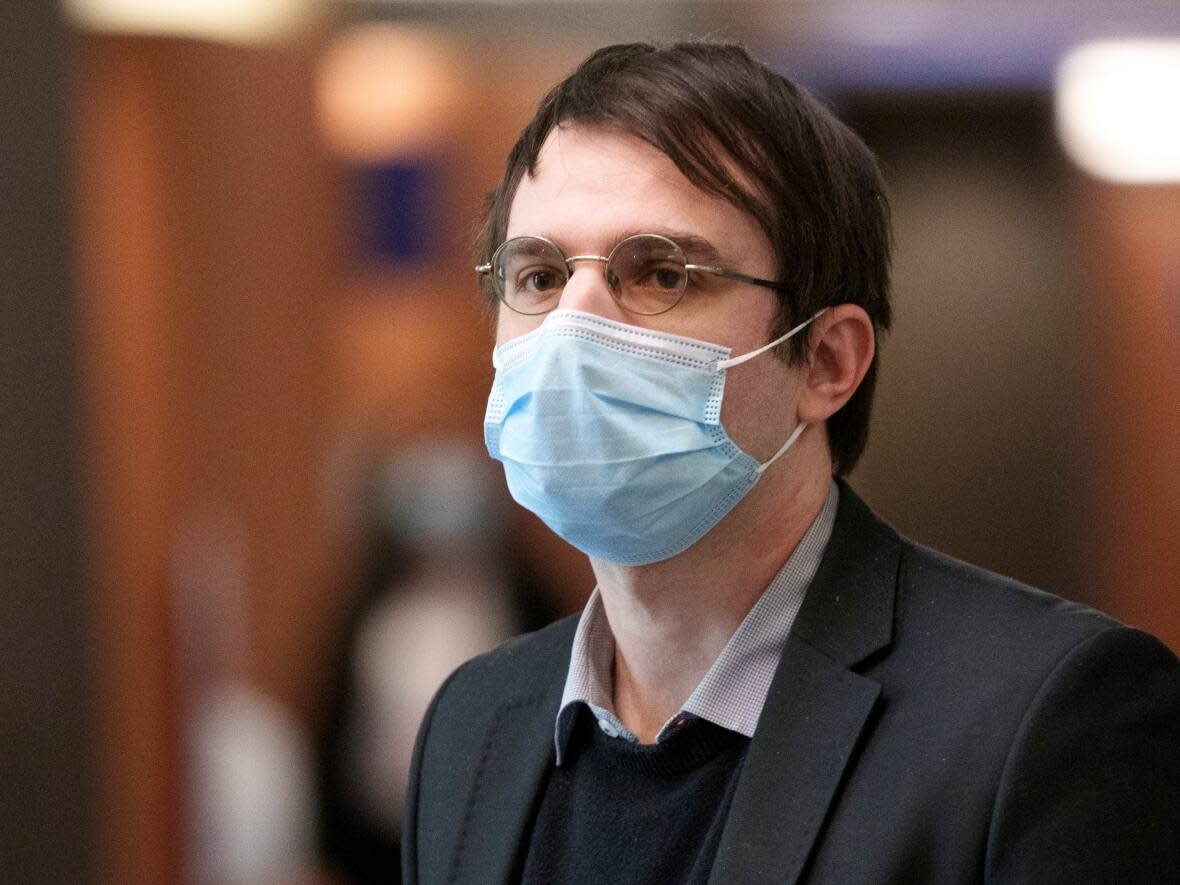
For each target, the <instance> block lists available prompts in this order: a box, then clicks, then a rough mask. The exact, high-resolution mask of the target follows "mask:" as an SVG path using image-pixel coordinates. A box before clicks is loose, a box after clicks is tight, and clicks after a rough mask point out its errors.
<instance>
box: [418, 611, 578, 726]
mask: <svg viewBox="0 0 1180 885" xmlns="http://www.w3.org/2000/svg"><path fill="white" fill-rule="evenodd" d="M577 624H578V616H577V615H576V614H575V615H569V616H568V617H565V618H562V619H561V620H558V621H555V622H553V623H552V624H549V625H548V626H546V627H543V628H541V629H540V630H536V631H534V632H532V633H525V634H522V635H520V636H515V637H513V638H512V639H509V640H508V641H507V642H505V643H504V644H502V645H500V646H498V647H497V648H494V649H492V650H491V651H489V652H486V653H485V654H482V655H479V656H478V657H475V658H472V659H471V660H469V661H467V662H466V663H465V664H462V665H461V666H460V667H459V668H458V669H457V670H456V671H455V672H454V673H452V674H451V676H450V678H448V679H447V681H446V682H445V683H444V684H443V687H442V688H441V689H439V697H438V702H439V704H440V705H443V706H449V705H451V704H458V705H460V706H461V707H463V708H465V709H470V708H471V707H472V706H479V707H488V706H491V705H493V704H499V703H508V702H511V701H513V700H514V699H518V698H523V697H526V696H527V697H533V696H536V695H537V694H538V692H540V691H544V690H551V688H552V684H553V681H554V680H555V679H561V678H562V677H563V676H564V674H565V672H566V670H567V669H568V666H569V656H570V649H571V647H572V645H573V639H574V632H575V631H576V629H577Z"/></svg>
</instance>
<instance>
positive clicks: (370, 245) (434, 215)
mask: <svg viewBox="0 0 1180 885" xmlns="http://www.w3.org/2000/svg"><path fill="white" fill-rule="evenodd" d="M442 180H443V178H442V175H441V174H440V170H439V168H438V163H437V162H434V161H432V160H420V159H414V160H399V161H397V162H392V163H386V164H382V165H379V166H366V167H363V168H362V169H361V170H360V199H359V203H360V211H361V219H360V222H361V223H360V230H361V244H362V248H363V250H364V257H365V258H366V259H369V260H376V261H382V262H391V263H394V264H423V263H426V262H429V261H432V260H434V259H435V258H437V257H438V255H439V251H440V248H441V244H442V239H443V238H442V236H441V235H440V233H439V222H440V219H439V217H438V212H437V208H438V206H439V204H440V193H439V190H440V187H441V182H442Z"/></svg>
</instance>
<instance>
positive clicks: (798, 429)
mask: <svg viewBox="0 0 1180 885" xmlns="http://www.w3.org/2000/svg"><path fill="white" fill-rule="evenodd" d="M806 429H807V422H806V421H800V422H799V423H798V424H796V425H795V429H794V430H792V431H791V435H790V436H788V437H787V441H786V442H785V443H783V447H782V448H781V449H779V450H778V451H777V452H775V453H774V455H772V456H771V458H770V460H769V461H767V462H766V463H765V464H759V465H758V473H759V474H760V475H761V474H762V473H765V472H766V468H767V467H769V466H770V465H771V464H773V463H774V462H775V461H777V460H778V459H779V458H781V457H782V456H783V455H785V454H786V453H787V449H789V448H790V447H791V446H793V445H794V444H795V440H797V439H798V438H799V437H800V436H802V434H803V431H804V430H806Z"/></svg>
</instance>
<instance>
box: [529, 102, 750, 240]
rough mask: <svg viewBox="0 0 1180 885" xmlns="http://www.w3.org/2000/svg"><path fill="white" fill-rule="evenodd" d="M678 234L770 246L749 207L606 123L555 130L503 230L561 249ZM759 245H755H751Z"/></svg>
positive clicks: (657, 151) (542, 150)
mask: <svg viewBox="0 0 1180 885" xmlns="http://www.w3.org/2000/svg"><path fill="white" fill-rule="evenodd" d="M673 231H675V232H684V233H689V234H692V235H694V236H697V237H701V238H703V239H705V240H708V241H709V242H710V243H712V244H713V245H714V246H715V247H716V248H717V250H718V252H721V253H722V254H726V255H736V256H738V257H741V256H742V255H745V254H748V253H749V251H750V250H749V248H742V246H743V244H745V246H747V247H748V246H751V245H753V246H763V245H765V246H766V248H769V244H768V243H766V241H765V237H764V235H763V233H762V229H761V227H760V226H759V225H758V223H757V221H756V220H755V219H754V218H753V217H752V216H751V215H749V214H748V213H746V212H743V211H741V210H740V209H738V208H737V207H736V206H734V205H732V204H731V203H728V202H726V201H725V200H723V199H721V198H720V197H717V196H714V195H712V194H707V193H705V192H704V191H702V190H700V189H699V188H697V187H696V186H695V185H694V184H693V183H692V182H691V181H689V180H688V179H687V178H686V177H685V176H684V175H683V174H682V173H681V172H680V170H679V169H677V168H676V164H675V163H673V162H672V160H671V159H670V158H669V157H668V156H667V155H665V154H664V153H662V152H661V151H659V150H657V149H656V148H655V147H653V146H652V145H650V144H648V143H647V142H645V141H642V140H641V139H638V138H636V137H634V136H630V135H627V134H625V133H621V132H617V131H613V130H610V129H603V128H594V127H586V126H580V125H566V126H562V127H559V128H555V129H554V130H553V131H552V132H551V133H550V134H549V136H548V138H547V139H546V140H545V143H544V145H543V146H542V148H541V151H540V154H539V155H538V161H537V167H536V174H535V175H528V174H526V175H525V176H523V178H522V179H521V182H520V185H519V186H518V187H517V190H516V194H515V195H514V198H513V201H512V205H511V209H510V211H509V216H508V229H507V236H508V237H514V236H521V235H524V234H534V235H540V236H545V237H548V238H549V239H551V240H553V241H554V242H556V243H557V244H558V245H560V246H561V247H562V248H563V249H567V250H574V251H578V252H585V251H591V250H593V251H595V252H603V253H604V252H605V251H607V250H609V248H610V247H611V246H612V245H613V244H614V243H616V242H617V241H618V240H619V239H621V238H622V237H624V236H627V235H629V234H633V233H642V232H650V233H664V232H673ZM756 251H757V250H756Z"/></svg>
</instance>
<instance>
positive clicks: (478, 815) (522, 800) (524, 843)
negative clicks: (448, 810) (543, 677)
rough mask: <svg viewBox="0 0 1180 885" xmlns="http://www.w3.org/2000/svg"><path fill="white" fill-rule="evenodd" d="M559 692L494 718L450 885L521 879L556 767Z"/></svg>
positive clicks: (516, 704) (506, 708)
mask: <svg viewBox="0 0 1180 885" xmlns="http://www.w3.org/2000/svg"><path fill="white" fill-rule="evenodd" d="M560 699H561V685H560V684H559V685H558V686H557V692H556V694H554V693H553V692H552V691H549V692H546V693H545V694H542V695H535V696H532V697H525V698H521V699H517V700H513V701H509V702H507V703H505V704H502V705H501V706H500V707H499V709H498V710H497V711H496V713H495V715H494V716H493V717H492V719H491V722H490V724H489V726H488V730H487V732H486V734H485V736H484V741H483V748H482V750H481V753H480V757H479V759H478V761H477V765H476V773H475V777H474V781H473V783H472V788H471V797H470V801H469V803H468V806H467V809H466V812H465V816H464V821H463V828H462V831H461V832H460V834H459V840H458V843H457V844H456V846H455V855H454V859H453V862H452V867H451V875H450V877H449V879H448V881H449V882H451V883H455V885H462V883H470V885H477V883H478V885H488V883H493V882H503V883H507V882H510V881H514V874H515V876H518V875H519V870H518V862H519V861H520V860H521V859H522V858H523V852H524V851H526V850H527V847H528V825H529V819H530V817H531V815H532V811H533V807H534V805H535V803H536V800H537V798H538V797H539V795H540V791H541V788H542V786H543V785H544V783H545V777H546V775H547V774H548V771H549V769H550V768H551V767H552V766H553V764H554V751H553V727H554V720H555V718H556V716H557V707H558V704H559V703H560Z"/></svg>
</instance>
